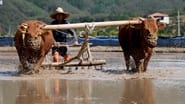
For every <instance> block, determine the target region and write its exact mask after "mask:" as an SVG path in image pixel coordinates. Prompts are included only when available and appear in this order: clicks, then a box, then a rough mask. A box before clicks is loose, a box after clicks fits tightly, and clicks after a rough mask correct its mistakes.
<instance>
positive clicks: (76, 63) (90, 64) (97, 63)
mask: <svg viewBox="0 0 185 104" xmlns="http://www.w3.org/2000/svg"><path fill="white" fill-rule="evenodd" d="M61 64H62V63H43V64H42V66H44V67H45V66H46V67H47V66H51V67H59V66H61ZM104 64H106V61H105V60H93V61H92V62H90V61H83V62H82V63H81V64H79V62H70V63H68V64H66V65H64V67H75V66H96V65H104Z"/></svg>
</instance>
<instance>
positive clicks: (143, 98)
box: [120, 79, 155, 104]
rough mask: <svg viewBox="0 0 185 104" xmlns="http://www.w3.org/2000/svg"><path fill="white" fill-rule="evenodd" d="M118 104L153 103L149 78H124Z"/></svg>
mask: <svg viewBox="0 0 185 104" xmlns="http://www.w3.org/2000/svg"><path fill="white" fill-rule="evenodd" d="M120 104H155V102H154V95H153V89H152V82H151V80H149V79H138V80H132V81H130V80H126V81H125V83H124V90H123V95H122V99H121V101H120Z"/></svg>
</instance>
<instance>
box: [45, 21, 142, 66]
mask: <svg viewBox="0 0 185 104" xmlns="http://www.w3.org/2000/svg"><path fill="white" fill-rule="evenodd" d="M140 23H141V21H139V20H125V21H107V22H90V23H75V24H60V25H46V26H44V27H42V29H50V30H55V29H79V28H85V35H84V41H83V43H82V45H81V48H80V50H79V52H78V53H77V55H76V56H74V57H72V58H71V59H70V60H68V61H66V62H61V63H43V64H42V66H49V67H76V68H77V67H78V66H95V68H96V66H101V68H102V65H104V64H106V61H105V60H94V59H93V57H92V54H91V51H90V45H89V35H91V33H92V31H93V30H94V28H95V27H108V26H119V25H127V24H140ZM84 54H87V56H88V57H86V58H84V57H83V56H84ZM74 60H78V61H74Z"/></svg>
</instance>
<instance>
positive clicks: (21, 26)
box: [19, 23, 28, 46]
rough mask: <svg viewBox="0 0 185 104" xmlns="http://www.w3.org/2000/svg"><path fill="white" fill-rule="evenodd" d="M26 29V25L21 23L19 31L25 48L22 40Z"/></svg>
mask: <svg viewBox="0 0 185 104" xmlns="http://www.w3.org/2000/svg"><path fill="white" fill-rule="evenodd" d="M27 29H28V24H26V23H22V24H21V25H20V26H19V30H20V32H21V33H22V41H23V46H25V40H24V38H25V33H26V31H27Z"/></svg>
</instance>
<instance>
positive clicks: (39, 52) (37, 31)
mask: <svg viewBox="0 0 185 104" xmlns="http://www.w3.org/2000/svg"><path fill="white" fill-rule="evenodd" d="M44 25H46V24H45V23H44V22H42V21H38V20H27V21H24V22H22V23H21V24H20V25H18V27H17V31H16V33H15V37H14V42H15V47H16V49H17V53H18V56H19V60H20V62H21V64H22V68H23V69H21V70H20V71H19V73H27V74H33V73H38V72H39V68H40V66H41V64H42V62H43V60H44V58H45V56H46V54H47V53H48V52H49V50H50V48H51V47H52V44H53V41H54V38H53V34H52V32H51V30H43V29H41V27H43V26H44Z"/></svg>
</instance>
